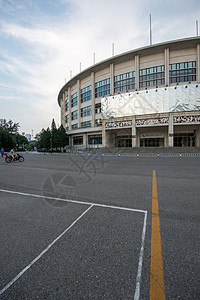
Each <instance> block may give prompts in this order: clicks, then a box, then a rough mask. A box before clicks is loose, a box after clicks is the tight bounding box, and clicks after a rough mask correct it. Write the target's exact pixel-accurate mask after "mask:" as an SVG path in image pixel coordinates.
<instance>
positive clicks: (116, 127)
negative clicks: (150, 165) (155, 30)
mask: <svg viewBox="0 0 200 300" xmlns="http://www.w3.org/2000/svg"><path fill="white" fill-rule="evenodd" d="M58 103H59V106H60V108H61V124H62V125H63V126H64V128H66V132H67V134H68V135H69V137H70V145H72V146H76V145H82V146H91V147H192V146H197V147H200V38H199V37H193V38H187V39H181V40H175V41H170V42H165V43H160V44H155V45H149V46H146V47H143V48H140V49H136V50H132V51H129V52H126V53H123V54H120V55H117V56H113V57H111V58H109V59H107V60H104V61H102V62H100V63H97V64H94V65H93V66H91V67H90V68H88V69H86V70H84V71H82V72H80V73H79V74H77V75H76V76H74V77H73V78H71V79H70V80H69V81H68V82H67V83H66V84H65V85H64V86H63V87H62V89H61V90H60V92H59V95H58Z"/></svg>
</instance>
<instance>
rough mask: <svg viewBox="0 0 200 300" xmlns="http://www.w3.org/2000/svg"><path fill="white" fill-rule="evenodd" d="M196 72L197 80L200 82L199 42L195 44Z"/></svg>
mask: <svg viewBox="0 0 200 300" xmlns="http://www.w3.org/2000/svg"><path fill="white" fill-rule="evenodd" d="M196 72H197V78H196V80H197V82H200V44H198V45H197V65H196Z"/></svg>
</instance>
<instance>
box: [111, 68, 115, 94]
mask: <svg viewBox="0 0 200 300" xmlns="http://www.w3.org/2000/svg"><path fill="white" fill-rule="evenodd" d="M110 94H111V95H113V94H114V64H110Z"/></svg>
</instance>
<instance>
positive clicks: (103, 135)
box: [102, 120, 107, 148]
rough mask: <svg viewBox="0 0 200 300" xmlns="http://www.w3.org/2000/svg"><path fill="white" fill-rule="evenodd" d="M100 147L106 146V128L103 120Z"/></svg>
mask: <svg viewBox="0 0 200 300" xmlns="http://www.w3.org/2000/svg"><path fill="white" fill-rule="evenodd" d="M102 146H103V147H104V148H105V147H107V144H106V128H105V120H102Z"/></svg>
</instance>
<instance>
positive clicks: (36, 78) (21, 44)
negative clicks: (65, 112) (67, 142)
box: [0, 0, 200, 135]
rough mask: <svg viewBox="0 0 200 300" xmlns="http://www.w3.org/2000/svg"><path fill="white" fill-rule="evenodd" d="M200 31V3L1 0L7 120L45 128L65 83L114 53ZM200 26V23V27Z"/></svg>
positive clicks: (0, 92)
mask: <svg viewBox="0 0 200 300" xmlns="http://www.w3.org/2000/svg"><path fill="white" fill-rule="evenodd" d="M150 13H151V15H152V31H153V43H154V44H155V43H160V42H164V41H168V40H174V39H179V38H187V37H192V36H195V35H196V20H198V21H199V24H200V1H199V0H190V1H188V0H187V1H185V0H151V1H149V0H123V1H119V0H101V1H99V0H0V118H4V119H6V120H9V119H12V120H13V121H14V122H19V124H20V133H21V132H26V133H31V132H32V130H33V134H34V135H35V134H36V133H39V132H40V131H41V129H42V128H47V127H48V126H50V124H51V121H52V119H53V118H54V119H55V121H56V124H57V125H58V126H59V125H60V109H59V106H58V103H57V95H58V93H59V90H60V89H61V87H62V86H63V85H64V83H65V81H66V80H69V78H70V71H72V75H73V76H74V75H76V74H77V73H79V71H80V63H81V69H82V70H84V69H85V68H88V67H89V66H91V65H92V64H93V54H94V53H95V58H96V62H99V61H101V60H104V59H107V58H109V57H110V56H111V54H112V43H114V45H115V54H116V55H117V54H120V53H122V52H126V51H129V50H132V49H135V48H139V47H143V46H146V45H148V44H149V14H150ZM199 28H200V25H199ZM199 34H200V29H199Z"/></svg>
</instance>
